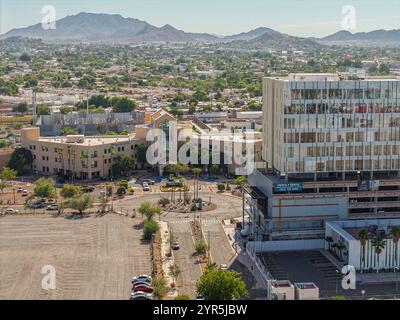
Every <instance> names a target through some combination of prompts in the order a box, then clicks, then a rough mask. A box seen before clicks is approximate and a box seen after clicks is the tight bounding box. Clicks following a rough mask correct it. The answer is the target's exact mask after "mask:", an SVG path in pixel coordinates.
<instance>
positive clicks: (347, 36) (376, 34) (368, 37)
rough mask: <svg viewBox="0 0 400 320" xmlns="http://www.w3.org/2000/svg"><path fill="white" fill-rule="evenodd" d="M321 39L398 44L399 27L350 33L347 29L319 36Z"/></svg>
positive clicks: (399, 39)
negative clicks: (396, 28) (397, 28)
mask: <svg viewBox="0 0 400 320" xmlns="http://www.w3.org/2000/svg"><path fill="white" fill-rule="evenodd" d="M320 40H321V41H327V42H357V41H362V42H366V41H370V42H374V43H388V42H391V43H393V42H394V43H399V44H400V29H399V30H374V31H370V32H357V33H351V32H349V31H339V32H336V33H334V34H332V35H329V36H327V37H324V38H321V39H320Z"/></svg>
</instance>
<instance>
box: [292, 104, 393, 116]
mask: <svg viewBox="0 0 400 320" xmlns="http://www.w3.org/2000/svg"><path fill="white" fill-rule="evenodd" d="M399 102H400V101H399ZM284 112H285V114H336V113H346V114H349V113H396V112H400V105H399V104H395V105H392V104H381V103H360V104H348V103H291V104H290V105H287V106H285V109H284Z"/></svg>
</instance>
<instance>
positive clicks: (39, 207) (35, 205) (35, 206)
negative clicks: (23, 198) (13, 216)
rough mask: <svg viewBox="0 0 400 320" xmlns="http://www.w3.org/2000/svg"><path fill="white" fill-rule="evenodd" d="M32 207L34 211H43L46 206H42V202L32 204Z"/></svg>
mask: <svg viewBox="0 0 400 320" xmlns="http://www.w3.org/2000/svg"><path fill="white" fill-rule="evenodd" d="M33 207H34V208H35V209H43V208H44V207H46V204H44V203H43V202H36V203H34V204H33Z"/></svg>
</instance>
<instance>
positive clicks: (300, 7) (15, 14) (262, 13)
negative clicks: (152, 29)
mask: <svg viewBox="0 0 400 320" xmlns="http://www.w3.org/2000/svg"><path fill="white" fill-rule="evenodd" d="M383 4H384V5H383ZM45 5H53V6H54V7H55V9H56V19H57V20H59V19H62V18H63V17H65V16H67V15H74V14H77V13H79V12H83V11H84V12H93V13H108V14H121V15H122V16H123V17H131V18H136V19H140V20H144V21H146V22H148V23H150V24H153V25H156V26H162V25H165V24H171V25H173V26H174V27H176V28H178V29H181V30H184V31H186V32H207V33H211V34H218V35H223V36H224V35H232V34H236V33H241V32H247V31H249V30H252V29H255V28H258V27H268V28H272V29H274V30H277V31H280V32H283V33H288V34H290V35H294V36H303V37H324V36H327V35H330V34H332V33H335V32H337V31H340V30H343V28H342V20H343V18H344V16H345V14H343V12H342V9H343V7H344V6H348V5H351V6H353V7H354V8H355V17H356V20H355V21H356V28H355V29H352V30H350V31H351V32H353V33H355V32H368V31H372V30H376V29H386V30H389V29H398V28H399V22H400V14H399V15H396V12H400V10H399V9H400V2H398V1H395V0H384V1H369V0H353V1H342V0H338V1H336V0H327V1H324V3H322V2H321V1H319V2H317V1H313V0H283V1H279V3H265V2H263V1H260V0H251V1H246V2H244V1H237V2H235V3H230V2H229V1H227V0H220V1H218V3H212V2H211V1H209V0H205V1H202V2H201V3H200V2H195V1H181V0H164V1H159V0H152V1H143V0H132V1H129V2H128V1H126V0H116V1H112V2H111V1H105V0H86V1H76V0H72V1H64V0H47V1H44V0H33V1H32V0H31V1H26V0H17V1H10V0H0V20H1V21H0V33H5V32H7V31H9V30H11V29H13V28H20V27H26V26H29V25H32V24H36V23H38V22H40V21H41V19H42V17H43V14H42V12H41V10H42V7H43V6H45ZM189 17H190V18H189ZM205 17H207V21H206V23H205V20H204V18H205Z"/></svg>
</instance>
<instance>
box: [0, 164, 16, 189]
mask: <svg viewBox="0 0 400 320" xmlns="http://www.w3.org/2000/svg"><path fill="white" fill-rule="evenodd" d="M16 176H17V172H16V171H15V170H12V169H10V168H8V167H4V168H3V170H1V172H0V190H1V192H2V193H3V190H4V189H5V188H7V187H8V186H9V185H10V183H9V181H10V180H12V179H15V178H16Z"/></svg>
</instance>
